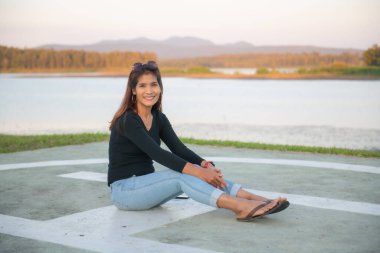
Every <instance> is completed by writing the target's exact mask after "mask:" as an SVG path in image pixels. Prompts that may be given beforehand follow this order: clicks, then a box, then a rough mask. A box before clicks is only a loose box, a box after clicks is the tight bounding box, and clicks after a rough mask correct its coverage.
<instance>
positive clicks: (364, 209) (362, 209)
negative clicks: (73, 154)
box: [58, 171, 380, 216]
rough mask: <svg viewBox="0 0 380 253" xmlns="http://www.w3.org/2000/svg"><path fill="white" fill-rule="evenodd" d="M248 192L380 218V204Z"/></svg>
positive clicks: (100, 176)
mask: <svg viewBox="0 0 380 253" xmlns="http://www.w3.org/2000/svg"><path fill="white" fill-rule="evenodd" d="M58 176H60V177H66V178H75V179H82V180H89V181H93V180H94V181H99V182H106V180H107V177H106V174H104V173H98V172H90V171H79V172H74V173H67V174H61V175H58ZM247 190H248V191H250V192H252V193H254V194H257V195H262V196H265V197H269V198H276V197H278V196H283V197H286V198H287V199H288V200H289V202H291V203H292V204H296V205H302V206H309V207H316V208H322V209H330V210H337V211H344V212H351V213H359V214H369V215H376V216H380V205H379V204H373V203H366V202H356V201H348V200H341V199H331V198H322V197H314V196H307V195H297V194H288V193H282V192H268V191H260V190H255V189H247Z"/></svg>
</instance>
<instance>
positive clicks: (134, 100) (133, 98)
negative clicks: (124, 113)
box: [132, 95, 136, 103]
mask: <svg viewBox="0 0 380 253" xmlns="http://www.w3.org/2000/svg"><path fill="white" fill-rule="evenodd" d="M135 102H136V96H135V95H132V103H135Z"/></svg>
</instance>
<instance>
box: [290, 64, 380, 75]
mask: <svg viewBox="0 0 380 253" xmlns="http://www.w3.org/2000/svg"><path fill="white" fill-rule="evenodd" d="M297 72H298V74H331V75H346V76H380V68H379V67H347V66H331V67H321V68H310V69H307V68H300V69H298V71H297Z"/></svg>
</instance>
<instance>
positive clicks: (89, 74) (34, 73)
mask: <svg viewBox="0 0 380 253" xmlns="http://www.w3.org/2000/svg"><path fill="white" fill-rule="evenodd" d="M0 74H11V75H12V74H16V75H19V76H17V77H18V78H51V77H60V78H70V77H71V78H78V77H91V78H93V77H99V78H102V77H103V78H104V77H106V78H109V77H111V78H112V77H124V78H128V73H123V72H48V71H46V70H44V71H31V72H0ZM161 76H162V77H163V78H165V77H182V78H195V79H245V80H380V76H360V75H327V74H319V75H315V74H314V75H311V74H298V73H290V74H223V73H193V74H174V73H165V72H163V73H161Z"/></svg>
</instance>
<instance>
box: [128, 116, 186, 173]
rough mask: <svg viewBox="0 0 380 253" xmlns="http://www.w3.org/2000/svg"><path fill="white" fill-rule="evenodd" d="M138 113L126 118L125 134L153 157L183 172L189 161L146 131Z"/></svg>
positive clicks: (166, 165)
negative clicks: (167, 148)
mask: <svg viewBox="0 0 380 253" xmlns="http://www.w3.org/2000/svg"><path fill="white" fill-rule="evenodd" d="M137 117H138V116H137V115H134V114H128V115H127V117H126V120H125V122H124V123H125V125H124V126H125V127H124V129H125V132H124V134H125V136H126V137H127V138H128V139H129V140H131V141H132V142H133V143H134V144H135V145H136V146H137V147H138V148H139V149H141V150H142V151H143V152H145V153H146V154H147V155H148V156H149V157H150V158H151V159H153V160H155V161H157V162H158V163H160V164H162V165H164V166H165V167H168V168H170V169H172V170H175V171H178V172H182V170H183V168H184V167H185V165H186V163H187V161H185V160H184V159H183V158H181V157H179V156H177V155H176V154H173V153H171V152H169V151H167V150H164V149H162V148H161V147H160V146H159V145H158V144H157V143H156V142H155V141H154V140H153V138H152V137H151V136H150V135H149V134H148V133H147V132H146V130H145V128H144V126H143V125H142V123H141V122H140V121H139V119H138V118H137Z"/></svg>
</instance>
